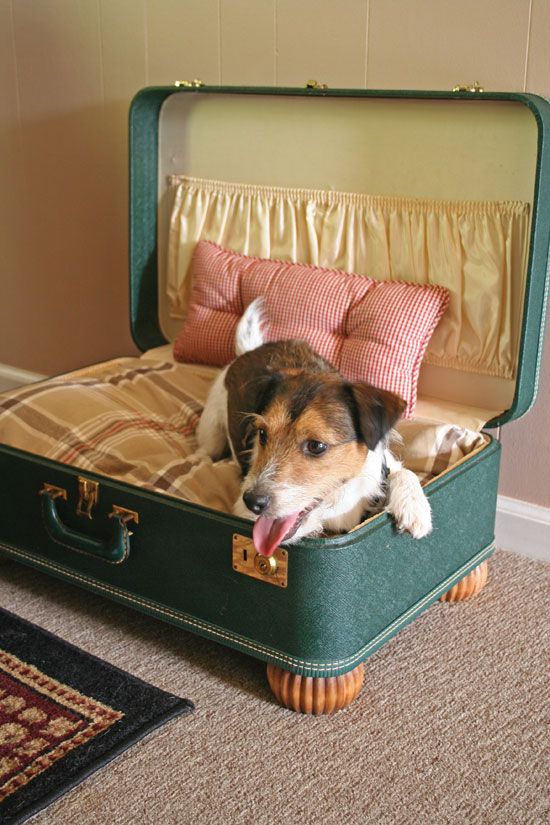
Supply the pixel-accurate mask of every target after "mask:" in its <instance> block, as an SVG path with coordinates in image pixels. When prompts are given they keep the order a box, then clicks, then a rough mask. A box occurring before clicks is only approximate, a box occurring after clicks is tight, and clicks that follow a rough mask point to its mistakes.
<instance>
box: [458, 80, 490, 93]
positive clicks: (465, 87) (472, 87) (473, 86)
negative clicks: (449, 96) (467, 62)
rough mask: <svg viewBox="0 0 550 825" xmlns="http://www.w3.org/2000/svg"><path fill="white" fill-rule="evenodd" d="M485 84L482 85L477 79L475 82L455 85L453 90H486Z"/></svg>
mask: <svg viewBox="0 0 550 825" xmlns="http://www.w3.org/2000/svg"><path fill="white" fill-rule="evenodd" d="M484 91H485V89H484V88H483V86H480V85H479V83H478V82H477V80H476V81H475V82H474V83H465V84H459V85H458V86H453V92H484Z"/></svg>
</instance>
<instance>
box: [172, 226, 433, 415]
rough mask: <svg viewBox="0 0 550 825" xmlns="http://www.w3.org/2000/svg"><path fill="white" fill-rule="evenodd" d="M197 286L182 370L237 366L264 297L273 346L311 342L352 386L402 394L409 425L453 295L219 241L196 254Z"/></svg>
mask: <svg viewBox="0 0 550 825" xmlns="http://www.w3.org/2000/svg"><path fill="white" fill-rule="evenodd" d="M191 277H192V292H191V301H190V304H189V310H188V313H187V318H186V320H185V322H184V324H183V328H182V329H181V331H180V333H179V335H178V337H177V338H176V341H175V344H174V357H175V358H176V360H177V361H185V362H192V363H201V364H212V365H216V366H223V365H225V364H227V363H229V361H231V360H232V358H234V355H235V349H234V336H235V328H236V326H237V323H238V321H239V318H240V316H241V315H242V314H243V312H244V310H245V308H246V307H247V306H248V305H249V304H250V303H251V302H252V301H253V300H254V298H257V297H258V296H260V295H263V296H264V305H265V308H266V315H267V317H268V320H269V324H268V329H266V330H265V333H264V334H265V340H266V341H280V340H287V339H289V338H305V339H306V340H307V341H308V342H309V344H310V345H311V346H312V347H313V348H314V349H315V350H316V351H317V352H318V353H319V354H320V355H322V356H324V357H325V358H326V359H327V360H328V361H330V362H331V364H334V366H335V367H336V368H337V369H339V370H340V372H341V373H342V374H343V375H344V376H345V377H346V378H348V379H349V380H350V381H367V382H368V383H370V384H374V385H375V386H377V387H381V388H382V389H386V390H391V391H392V392H395V393H396V394H397V395H399V396H401V398H403V399H404V400H405V401H406V402H407V410H406V413H405V417H406V418H411V417H412V416H413V415H414V408H415V404H416V385H417V381H418V373H419V370H420V364H421V362H422V358H423V356H424V352H425V350H426V347H427V345H428V341H429V340H430V337H431V335H432V333H433V331H434V329H435V327H436V326H437V323H438V321H439V319H440V318H441V316H442V314H443V312H444V311H445V309H446V307H447V304H448V302H449V292H448V290H447V289H445V288H444V287H440V286H423V285H421V284H410V283H403V282H401V281H375V280H373V279H372V278H367V277H363V276H359V275H354V274H350V273H346V272H341V271H339V270H336V269H324V268H322V267H318V266H312V265H310V264H296V263H290V262H285V261H273V260H268V259H265V258H253V257H250V256H248V255H240V254H238V253H236V252H232V251H231V250H229V249H223V248H222V247H221V246H218V245H217V244H214V243H211V242H210V241H200V242H199V243H198V244H197V246H196V247H195V251H194V254H193V259H192V262H191Z"/></svg>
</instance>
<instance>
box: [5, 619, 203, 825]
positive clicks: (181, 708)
mask: <svg viewBox="0 0 550 825" xmlns="http://www.w3.org/2000/svg"><path fill="white" fill-rule="evenodd" d="M192 709H193V704H192V703H191V702H190V701H188V700H187V699H182V698H179V697H178V696H174V695H172V694H170V693H166V692H164V691H162V690H159V689H158V688H155V687H153V686H152V685H149V684H147V683H146V682H142V681H141V680H140V679H137V678H135V677H134V676H131V675H130V674H129V673H125V672H124V671H122V670H119V669H118V668H116V667H113V666H112V665H110V664H108V663H107V662H104V661H102V660H101V659H97V658H96V657H94V656H90V655H89V654H87V653H85V652H84V651H82V650H79V649H78V648H76V647H74V646H72V645H70V644H68V643H67V642H64V641H63V640H62V639H60V638H59V637H57V636H54V635H52V634H51V633H48V632H47V631H45V630H42V629H41V628H39V627H37V626H36V625H33V624H31V623H30V622H27V621H24V620H22V619H19V618H18V617H17V616H14V615H13V614H11V613H8V612H6V611H4V610H1V609H0V823H2V824H3V825H15V824H16V823H21V822H24V821H25V820H26V819H27V818H28V817H30V816H32V815H33V814H35V813H36V812H37V811H39V810H41V809H42V808H44V807H45V806H46V805H48V804H49V803H50V802H52V801H53V800H54V799H57V797H59V796H61V795H62V794H64V793H66V792H67V791H68V790H69V789H71V788H73V787H74V786H75V785H77V784H78V783H79V782H81V781H82V780H83V779H84V778H85V777H86V776H89V775H90V774H91V773H93V772H94V771H96V770H97V769H98V768H100V767H102V766H103V765H105V764H106V763H107V762H109V761H110V760H111V759H113V758H114V757H115V756H117V755H118V754H119V753H121V752H122V751H124V750H126V749H127V748H129V747H130V745H133V744H134V743H135V742H137V741H138V740H139V739H141V738H142V737H143V736H145V735H146V734H147V733H149V732H150V731H152V730H154V729H155V728H157V727H159V726H160V725H162V724H163V723H164V722H166V721H168V720H169V719H171V718H172V717H174V716H177V715H179V714H182V713H188V712H189V711H191V710H192Z"/></svg>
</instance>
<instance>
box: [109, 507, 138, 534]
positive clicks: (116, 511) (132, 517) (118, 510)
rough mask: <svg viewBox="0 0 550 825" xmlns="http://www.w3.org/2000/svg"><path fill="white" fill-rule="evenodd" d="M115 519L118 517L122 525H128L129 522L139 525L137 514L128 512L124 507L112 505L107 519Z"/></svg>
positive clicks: (131, 511)
mask: <svg viewBox="0 0 550 825" xmlns="http://www.w3.org/2000/svg"><path fill="white" fill-rule="evenodd" d="M116 517H118V518H119V519H120V520H121V521H122V523H123V524H128V522H129V521H134V522H135V523H136V524H139V513H136V511H135V510H128V509H127V508H126V507H119V506H118V504H113V509H112V510H111V512H110V513H109V518H116ZM130 535H131V534H130Z"/></svg>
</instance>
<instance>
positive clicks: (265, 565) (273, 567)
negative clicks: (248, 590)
mask: <svg viewBox="0 0 550 825" xmlns="http://www.w3.org/2000/svg"><path fill="white" fill-rule="evenodd" d="M254 567H255V568H256V570H257V571H258V573H261V574H262V576H274V575H275V573H276V572H277V559H276V558H275V556H261V555H260V554H259V553H256V555H255V556H254Z"/></svg>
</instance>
